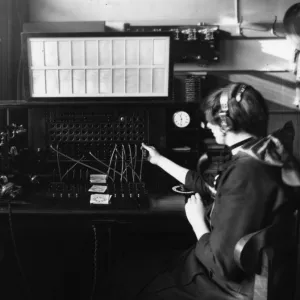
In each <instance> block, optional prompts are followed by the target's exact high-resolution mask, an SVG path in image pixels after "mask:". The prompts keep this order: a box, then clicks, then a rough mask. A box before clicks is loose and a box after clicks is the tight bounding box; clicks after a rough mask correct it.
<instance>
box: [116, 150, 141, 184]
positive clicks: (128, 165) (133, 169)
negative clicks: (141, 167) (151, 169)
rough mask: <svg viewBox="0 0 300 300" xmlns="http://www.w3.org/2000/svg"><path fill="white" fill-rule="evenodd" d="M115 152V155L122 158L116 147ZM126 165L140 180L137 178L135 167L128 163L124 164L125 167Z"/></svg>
mask: <svg viewBox="0 0 300 300" xmlns="http://www.w3.org/2000/svg"><path fill="white" fill-rule="evenodd" d="M116 153H117V155H119V157H120V158H121V159H122V155H121V154H120V152H119V151H118V149H116ZM127 167H129V168H131V169H132V171H133V172H134V174H135V175H136V177H137V178H138V179H139V180H140V178H139V174H138V173H137V172H136V171H135V168H133V167H132V166H130V164H127V163H126V164H125V168H127Z"/></svg>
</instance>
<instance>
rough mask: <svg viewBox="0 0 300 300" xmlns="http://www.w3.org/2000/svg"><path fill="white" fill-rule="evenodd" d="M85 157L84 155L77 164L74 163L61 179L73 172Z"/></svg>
mask: <svg viewBox="0 0 300 300" xmlns="http://www.w3.org/2000/svg"><path fill="white" fill-rule="evenodd" d="M83 159H84V156H82V157H81V158H80V159H79V160H78V162H76V163H75V164H73V165H72V166H71V167H70V168H69V169H68V170H67V171H66V172H65V174H64V175H63V176H62V177H61V181H62V180H63V179H64V178H65V177H66V176H67V175H68V173H69V172H71V171H72V170H73V169H74V168H75V167H76V166H77V165H78V164H79V163H80V162H81V161H82V160H83Z"/></svg>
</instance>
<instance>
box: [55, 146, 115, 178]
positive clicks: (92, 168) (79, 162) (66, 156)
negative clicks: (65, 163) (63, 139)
mask: <svg viewBox="0 0 300 300" xmlns="http://www.w3.org/2000/svg"><path fill="white" fill-rule="evenodd" d="M50 149H52V150H53V151H54V152H56V153H58V154H60V155H61V156H63V157H65V158H67V159H69V160H71V161H74V162H75V163H78V164H80V165H82V166H84V167H86V168H88V169H91V170H93V171H96V172H99V173H100V174H105V175H107V174H106V173H105V172H103V171H101V170H99V169H96V168H94V167H92V166H89V165H87V164H85V163H83V162H81V161H79V160H76V159H74V158H72V157H70V156H68V155H66V154H64V153H62V152H60V151H58V150H56V149H55V148H53V146H52V145H50ZM106 166H107V165H106ZM108 177H109V178H111V177H110V176H108ZM111 179H112V178H111Z"/></svg>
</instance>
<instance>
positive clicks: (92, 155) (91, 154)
mask: <svg viewBox="0 0 300 300" xmlns="http://www.w3.org/2000/svg"><path fill="white" fill-rule="evenodd" d="M89 155H90V156H91V157H92V158H94V159H95V160H96V161H97V162H99V163H100V164H102V165H103V166H105V167H108V165H107V164H106V163H105V162H103V161H101V160H100V159H99V158H97V157H96V156H95V155H94V154H93V153H92V152H89ZM114 172H116V173H117V174H119V175H121V173H119V172H118V171H117V170H116V169H114ZM102 173H103V172H102ZM103 174H105V173H103ZM106 175H107V177H109V178H110V179H111V180H112V181H113V182H114V179H113V178H112V177H111V176H109V175H108V174H106Z"/></svg>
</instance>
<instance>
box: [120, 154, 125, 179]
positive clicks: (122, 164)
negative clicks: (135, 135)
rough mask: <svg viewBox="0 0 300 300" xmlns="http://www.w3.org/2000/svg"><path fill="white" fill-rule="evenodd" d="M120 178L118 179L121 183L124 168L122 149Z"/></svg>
mask: <svg viewBox="0 0 300 300" xmlns="http://www.w3.org/2000/svg"><path fill="white" fill-rule="evenodd" d="M121 154H122V155H121V178H120V182H122V180H123V166H124V157H123V149H122V152H121Z"/></svg>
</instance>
